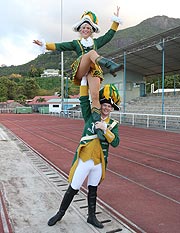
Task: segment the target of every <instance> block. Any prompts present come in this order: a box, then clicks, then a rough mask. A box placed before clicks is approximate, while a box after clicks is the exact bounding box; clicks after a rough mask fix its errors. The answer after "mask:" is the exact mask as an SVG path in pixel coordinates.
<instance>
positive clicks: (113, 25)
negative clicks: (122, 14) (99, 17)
mask: <svg viewBox="0 0 180 233" xmlns="http://www.w3.org/2000/svg"><path fill="white" fill-rule="evenodd" d="M118 26H119V23H116V22H113V23H112V25H111V29H112V30H114V31H117V29H118Z"/></svg>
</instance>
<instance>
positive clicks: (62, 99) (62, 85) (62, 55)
mask: <svg viewBox="0 0 180 233" xmlns="http://www.w3.org/2000/svg"><path fill="white" fill-rule="evenodd" d="M60 31H61V42H62V40H63V0H61V30H60ZM61 110H62V111H63V110H64V54H63V52H62V51H61Z"/></svg>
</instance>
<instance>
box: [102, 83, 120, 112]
mask: <svg viewBox="0 0 180 233" xmlns="http://www.w3.org/2000/svg"><path fill="white" fill-rule="evenodd" d="M99 99H100V104H103V103H108V104H111V106H112V107H113V108H114V110H117V111H119V110H120V107H119V105H120V103H121V97H120V95H119V91H118V89H117V87H116V86H115V85H114V84H107V85H105V86H104V87H103V88H102V89H101V90H100V91H99Z"/></svg>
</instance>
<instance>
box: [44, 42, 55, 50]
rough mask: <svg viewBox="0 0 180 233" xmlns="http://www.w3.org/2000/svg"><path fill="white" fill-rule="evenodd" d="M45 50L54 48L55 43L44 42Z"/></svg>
mask: <svg viewBox="0 0 180 233" xmlns="http://www.w3.org/2000/svg"><path fill="white" fill-rule="evenodd" d="M46 49H47V50H56V45H55V44H54V43H46Z"/></svg>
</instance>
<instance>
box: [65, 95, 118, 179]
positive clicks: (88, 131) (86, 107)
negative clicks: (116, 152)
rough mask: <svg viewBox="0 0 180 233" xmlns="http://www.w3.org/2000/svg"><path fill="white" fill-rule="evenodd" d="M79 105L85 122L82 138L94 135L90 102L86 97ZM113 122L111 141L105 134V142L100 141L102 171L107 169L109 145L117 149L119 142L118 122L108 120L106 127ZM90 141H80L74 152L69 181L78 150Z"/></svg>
mask: <svg viewBox="0 0 180 233" xmlns="http://www.w3.org/2000/svg"><path fill="white" fill-rule="evenodd" d="M80 105H81V112H82V115H83V118H84V121H85V125H84V130H83V133H82V138H83V137H85V136H92V135H95V132H94V127H95V125H94V122H93V118H92V114H91V105H90V100H89V96H88V95H87V96H81V97H80ZM113 122H114V123H115V124H114V127H113V128H112V129H111V134H112V135H113V140H111V138H110V137H109V134H108V133H107V135H106V134H104V136H105V137H106V138H107V140H106V141H100V144H101V147H102V152H103V155H104V161H102V167H103V166H104V167H103V169H104V170H105V168H106V167H107V162H108V151H109V145H111V146H113V147H117V146H118V145H119V142H120V137H119V127H118V122H117V121H115V120H113V119H111V118H109V122H108V126H111V125H112V123H113ZM91 140H93V139H89V140H88V139H85V140H81V141H80V143H79V145H78V148H77V150H76V153H75V156H74V160H73V163H72V167H71V170H70V175H69V181H71V180H72V176H73V174H74V171H75V168H76V166H77V160H78V157H79V154H78V153H79V149H80V148H81V147H82V146H84V145H85V144H87V143H88V142H89V141H91ZM108 141H110V142H108Z"/></svg>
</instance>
